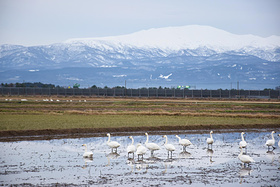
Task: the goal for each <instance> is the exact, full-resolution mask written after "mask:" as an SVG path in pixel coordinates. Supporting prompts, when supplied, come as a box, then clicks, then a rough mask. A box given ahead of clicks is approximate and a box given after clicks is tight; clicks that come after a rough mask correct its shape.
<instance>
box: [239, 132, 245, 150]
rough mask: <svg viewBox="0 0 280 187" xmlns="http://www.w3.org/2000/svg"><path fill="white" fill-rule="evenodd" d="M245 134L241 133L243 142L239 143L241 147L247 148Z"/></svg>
mask: <svg viewBox="0 0 280 187" xmlns="http://www.w3.org/2000/svg"><path fill="white" fill-rule="evenodd" d="M243 134H245V133H244V132H241V139H242V141H240V142H239V147H242V148H246V147H247V142H246V141H245V140H244V137H243Z"/></svg>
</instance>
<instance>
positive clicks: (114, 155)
mask: <svg viewBox="0 0 280 187" xmlns="http://www.w3.org/2000/svg"><path fill="white" fill-rule="evenodd" d="M119 156H120V155H119V154H118V153H116V152H113V153H109V154H107V155H106V157H107V159H108V164H107V165H106V166H110V163H111V162H110V160H111V159H116V158H118V157H119Z"/></svg>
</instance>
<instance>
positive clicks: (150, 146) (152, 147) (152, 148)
mask: <svg viewBox="0 0 280 187" xmlns="http://www.w3.org/2000/svg"><path fill="white" fill-rule="evenodd" d="M145 135H146V136H147V140H146V143H145V145H146V147H147V148H148V149H149V150H150V151H151V156H153V155H154V151H156V150H160V147H159V146H158V145H157V144H155V143H149V135H148V133H147V132H146V133H145Z"/></svg>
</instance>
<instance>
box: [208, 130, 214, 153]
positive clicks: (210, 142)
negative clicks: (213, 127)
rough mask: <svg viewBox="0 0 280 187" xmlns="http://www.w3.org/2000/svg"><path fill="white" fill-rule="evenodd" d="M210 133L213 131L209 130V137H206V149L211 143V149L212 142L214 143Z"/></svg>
mask: <svg viewBox="0 0 280 187" xmlns="http://www.w3.org/2000/svg"><path fill="white" fill-rule="evenodd" d="M212 133H213V131H210V138H207V140H206V142H207V144H208V149H209V145H211V149H212V144H213V143H214V139H213V137H212Z"/></svg>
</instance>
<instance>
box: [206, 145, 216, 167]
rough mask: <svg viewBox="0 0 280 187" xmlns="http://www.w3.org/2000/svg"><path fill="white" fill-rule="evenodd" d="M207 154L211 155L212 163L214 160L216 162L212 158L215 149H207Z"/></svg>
mask: <svg viewBox="0 0 280 187" xmlns="http://www.w3.org/2000/svg"><path fill="white" fill-rule="evenodd" d="M206 152H207V155H208V156H209V159H210V163H211V164H212V163H213V162H215V161H213V160H212V158H213V154H214V151H213V149H207V151H206Z"/></svg>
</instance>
